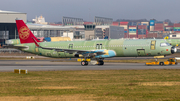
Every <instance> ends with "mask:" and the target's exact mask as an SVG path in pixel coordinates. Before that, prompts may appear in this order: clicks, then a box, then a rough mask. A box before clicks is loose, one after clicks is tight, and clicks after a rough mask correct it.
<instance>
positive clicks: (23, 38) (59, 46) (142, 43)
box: [13, 19, 177, 66]
mask: <svg viewBox="0 0 180 101" xmlns="http://www.w3.org/2000/svg"><path fill="white" fill-rule="evenodd" d="M16 25H17V29H18V34H19V39H20V42H21V44H17V45H14V46H13V48H17V49H20V50H22V51H25V52H29V53H33V54H38V55H42V56H47V57H55V58H82V61H81V65H82V66H85V65H88V61H87V60H93V61H95V63H94V62H92V61H91V62H92V63H94V64H97V65H104V62H103V59H104V58H111V57H139V56H165V55H170V54H173V53H175V52H176V51H177V49H176V48H175V47H172V46H171V45H170V44H169V43H167V41H166V40H164V39H139V40H137V39H132V40H125V39H109V40H108V39H105V40H90V41H64V42H62V41H61V42H40V41H39V40H38V39H37V38H36V37H35V36H34V35H33V33H32V32H31V31H30V30H29V28H28V27H27V26H26V24H25V23H24V21H23V20H19V19H16Z"/></svg>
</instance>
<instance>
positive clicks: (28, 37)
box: [16, 20, 41, 44]
mask: <svg viewBox="0 0 180 101" xmlns="http://www.w3.org/2000/svg"><path fill="white" fill-rule="evenodd" d="M16 26H17V29H18V34H19V39H20V42H21V44H23V43H34V40H33V39H32V38H34V39H35V40H36V42H41V41H39V40H38V39H37V38H36V37H35V36H34V35H33V33H32V32H31V30H30V29H29V28H28V27H27V25H26V24H25V23H24V21H23V20H16Z"/></svg>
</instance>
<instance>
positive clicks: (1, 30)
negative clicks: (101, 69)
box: [0, 11, 124, 45]
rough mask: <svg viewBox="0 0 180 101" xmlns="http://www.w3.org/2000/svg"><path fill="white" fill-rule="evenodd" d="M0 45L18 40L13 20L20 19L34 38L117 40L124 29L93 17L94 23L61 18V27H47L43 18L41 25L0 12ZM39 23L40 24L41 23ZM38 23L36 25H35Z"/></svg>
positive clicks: (107, 20)
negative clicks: (9, 40)
mask: <svg viewBox="0 0 180 101" xmlns="http://www.w3.org/2000/svg"><path fill="white" fill-rule="evenodd" d="M0 17H1V19H0V43H1V45H3V44H5V41H6V40H8V39H18V38H19V36H18V31H17V28H16V23H15V19H16V18H20V19H22V20H23V21H24V22H25V23H27V26H28V27H29V29H30V30H31V31H32V33H33V34H34V35H35V36H36V37H70V38H71V40H92V39H104V38H106V39H107V38H108V39H119V38H123V37H124V28H123V27H121V26H112V25H111V24H112V22H113V20H112V19H111V18H104V17H95V23H91V24H83V19H82V18H73V17H62V18H63V19H62V21H63V24H62V25H61V26H53V25H48V24H47V23H46V22H45V19H44V18H43V16H40V18H41V20H42V18H43V20H42V21H43V22H44V23H45V24H44V23H43V24H40V23H39V22H38V20H39V18H37V17H36V19H33V21H36V23H29V22H27V14H26V13H20V12H12V11H0ZM42 21H41V22H42ZM37 22H38V23H37Z"/></svg>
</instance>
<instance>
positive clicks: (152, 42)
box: [151, 40, 156, 50]
mask: <svg viewBox="0 0 180 101" xmlns="http://www.w3.org/2000/svg"><path fill="white" fill-rule="evenodd" d="M155 48H156V41H155V40H152V41H151V50H155Z"/></svg>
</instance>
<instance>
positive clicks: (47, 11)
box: [0, 0, 180, 22]
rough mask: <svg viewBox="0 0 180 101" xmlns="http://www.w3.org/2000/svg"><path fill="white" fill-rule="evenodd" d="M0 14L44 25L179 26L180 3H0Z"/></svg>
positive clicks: (139, 0)
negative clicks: (104, 21)
mask: <svg viewBox="0 0 180 101" xmlns="http://www.w3.org/2000/svg"><path fill="white" fill-rule="evenodd" d="M0 1H1V3H0V10H5V11H15V12H22V13H27V19H28V20H32V19H34V18H35V17H36V16H40V15H42V16H44V17H45V20H46V22H58V21H62V17H63V16H67V17H76V18H83V19H84V20H86V21H94V16H99V17H107V18H113V20H114V21H115V20H117V19H145V18H146V19H147V20H149V19H152V18H154V19H156V20H159V21H164V20H165V19H170V20H171V21H172V22H180V0H0Z"/></svg>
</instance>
